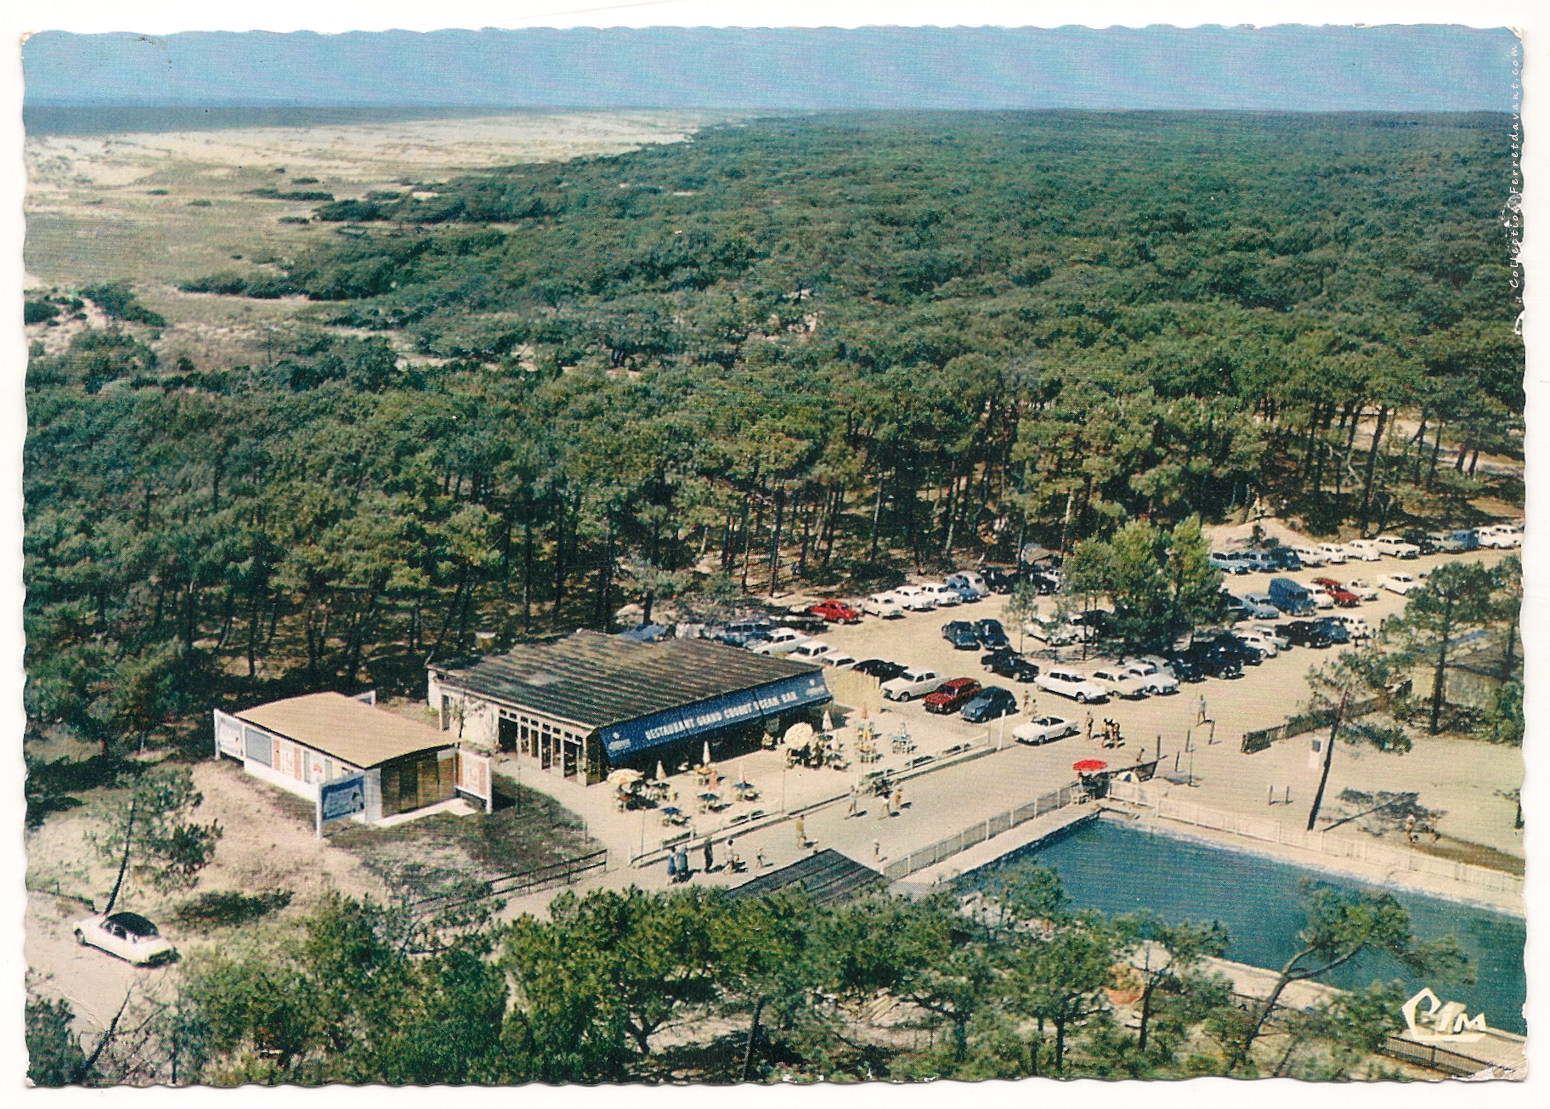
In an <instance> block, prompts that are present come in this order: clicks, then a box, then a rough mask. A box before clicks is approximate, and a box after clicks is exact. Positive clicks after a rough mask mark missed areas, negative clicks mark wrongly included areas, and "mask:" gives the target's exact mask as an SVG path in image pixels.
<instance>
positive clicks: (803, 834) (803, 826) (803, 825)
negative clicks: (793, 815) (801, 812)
mask: <svg viewBox="0 0 1550 1109" xmlns="http://www.w3.org/2000/svg"><path fill="white" fill-rule="evenodd" d="M796 830H797V849H798V850H801V849H802V848H804V847H806V846H807V822H806V821H804V820H803V819H802V818H801V817H800V816H799V817H797V829H796Z"/></svg>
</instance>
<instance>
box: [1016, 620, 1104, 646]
mask: <svg viewBox="0 0 1550 1109" xmlns="http://www.w3.org/2000/svg"><path fill="white" fill-rule="evenodd" d="M1023 627H1024V628H1025V629H1026V630H1027V632H1028V634H1029V635H1031V636H1033V638H1035V639H1037V640H1040V641H1041V642H1044V643H1048V644H1049V645H1050V646H1051V647H1064V646H1066V645H1067V644H1070V643H1080V642H1081V641H1082V640H1084V639H1089V640H1090V639H1096V638H1097V637H1098V630H1097V629H1096V628H1094V627H1092V626H1091V625H1090V624H1066V623H1062V622H1061V621H1060V620H1057V619H1056V618H1054V617H1053V616H1033V617H1030V618H1029V619H1028V621H1027V622H1026V623H1025V624H1024V625H1023Z"/></svg>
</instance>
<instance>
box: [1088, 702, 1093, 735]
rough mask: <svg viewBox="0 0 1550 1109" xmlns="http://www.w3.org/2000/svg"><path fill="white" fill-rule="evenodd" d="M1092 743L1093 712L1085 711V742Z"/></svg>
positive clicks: (1090, 710)
mask: <svg viewBox="0 0 1550 1109" xmlns="http://www.w3.org/2000/svg"><path fill="white" fill-rule="evenodd" d="M1092 741H1093V710H1092V709H1088V710H1087V742H1088V743H1091V742H1092Z"/></svg>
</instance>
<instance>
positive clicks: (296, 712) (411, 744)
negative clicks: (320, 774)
mask: <svg viewBox="0 0 1550 1109" xmlns="http://www.w3.org/2000/svg"><path fill="white" fill-rule="evenodd" d="M236 715H237V718H238V719H239V720H246V721H247V722H248V723H249V724H256V725H258V726H259V727H260V728H263V729H264V730H265V731H266V732H273V733H274V734H275V735H278V736H284V737H285V738H286V739H293V740H295V741H296V742H297V743H300V744H303V745H305V746H307V747H311V748H312V749H313V750H316V751H321V752H323V754H325V755H331V756H332V757H334V758H336V759H343V760H344V761H345V762H347V763H350V764H351V765H353V766H358V767H360V768H361V769H362V770H364V769H366V768H367V767H372V766H378V765H380V764H382V763H385V762H388V761H389V760H391V759H397V758H402V757H403V756H404V755H412V754H415V753H416V752H418V751H433V750H437V749H439V748H442V747H451V746H452V745H453V743H454V740H453V739H452V737H451V736H449V735H447V734H446V733H445V732H438V731H437V730H436V729H435V728H432V727H430V726H428V725H425V724H416V723H415V722H414V721H413V720H406V719H404V718H403V717H402V716H399V715H398V714H397V713H392V712H388V711H387V710H386V709H379V708H373V707H372V706H371V705H368V704H365V703H363V702H361V701H357V700H355V698H353V697H346V696H345V695H344V694H343V693H309V694H307V695H306V696H304V697H290V698H287V699H286V700H284V701H271V702H270V703H269V704H267V705H255V706H254V707H253V708H250V709H248V710H246V711H245V712H239V713H237V714H236Z"/></svg>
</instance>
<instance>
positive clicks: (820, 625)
mask: <svg viewBox="0 0 1550 1109" xmlns="http://www.w3.org/2000/svg"><path fill="white" fill-rule="evenodd" d="M775 623H776V625H777V626H779V627H782V628H795V629H796V630H797V631H799V632H802V633H803V634H805V635H822V634H823V633H824V632H826V631H828V630H829V622H828V621H827V620H825V619H824V618H823V617H822V616H812V615H809V614H808V613H807V612H806V611H804V610H801V609H790V610H787V611H785V612H781V613H777V614H776V615H775Z"/></svg>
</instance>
